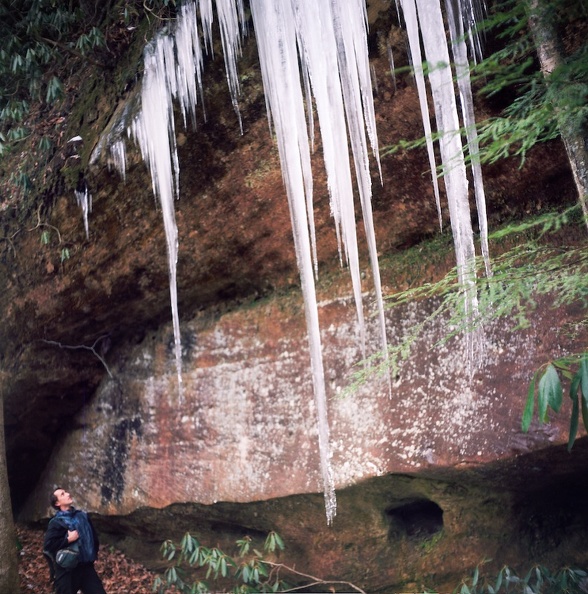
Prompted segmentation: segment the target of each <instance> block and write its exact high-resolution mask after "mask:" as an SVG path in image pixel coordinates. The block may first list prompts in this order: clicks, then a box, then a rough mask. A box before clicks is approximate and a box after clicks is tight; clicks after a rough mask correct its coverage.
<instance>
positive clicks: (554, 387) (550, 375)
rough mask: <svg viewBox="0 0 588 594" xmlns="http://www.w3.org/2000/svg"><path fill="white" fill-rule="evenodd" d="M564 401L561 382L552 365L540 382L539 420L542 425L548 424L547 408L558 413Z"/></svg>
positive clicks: (548, 367)
mask: <svg viewBox="0 0 588 594" xmlns="http://www.w3.org/2000/svg"><path fill="white" fill-rule="evenodd" d="M562 399H563V392H562V389H561V380H560V379H559V375H558V373H557V371H556V369H555V367H554V366H553V365H552V364H551V363H550V364H549V365H548V366H547V369H546V370H545V373H544V374H543V377H542V378H541V379H540V380H539V393H538V398H537V402H538V404H539V419H540V420H541V422H542V423H546V422H547V407H548V406H550V407H551V408H552V409H553V410H554V411H555V412H558V411H559V409H560V407H561V403H562Z"/></svg>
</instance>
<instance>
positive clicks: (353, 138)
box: [111, 0, 487, 524]
mask: <svg viewBox="0 0 588 594" xmlns="http://www.w3.org/2000/svg"><path fill="white" fill-rule="evenodd" d="M215 5H216V6H215V8H216V10H215V11H214V12H213V7H212V0H194V1H187V2H185V3H184V4H183V5H182V6H181V8H180V10H179V15H178V18H177V21H176V22H175V24H174V26H173V28H170V29H169V30H165V31H162V32H161V33H160V34H158V35H157V37H156V38H155V39H154V40H153V41H152V42H151V43H150V44H149V45H148V46H147V47H146V49H145V58H144V59H145V73H144V78H143V83H142V90H141V110H140V112H139V113H138V115H137V116H136V117H135V118H134V121H133V122H132V125H131V127H130V129H129V134H130V135H131V136H132V137H133V138H134V139H135V140H136V141H137V142H138V144H139V146H140V149H141V153H142V156H143V159H144V161H145V162H146V164H147V165H148V167H149V169H150V172H151V178H152V183H153V191H154V193H155V195H156V196H157V198H158V199H159V202H160V204H161V208H162V212H163V221H164V226H165V232H166V238H167V251H168V257H169V271H170V272H169V274H170V295H171V303H172V317H173V328H174V336H175V356H176V363H177V374H178V383H179V386H180V389H181V382H182V372H181V341H180V330H179V316H178V307H177V289H176V262H177V254H178V233H177V228H176V223H175V214H174V204H173V203H174V200H175V199H177V198H178V197H179V196H178V194H179V166H178V157H177V150H176V142H175V138H176V134H175V124H174V117H173V101H174V100H175V101H177V102H178V103H179V105H180V107H181V112H182V114H183V118H184V124H186V123H187V120H188V118H190V119H192V120H194V119H195V113H196V106H197V104H198V96H199V94H200V95H202V69H203V63H204V60H203V47H202V43H203V44H204V51H206V52H209V51H212V25H213V18H214V14H216V17H217V18H218V21H219V29H220V32H221V39H222V45H223V51H224V59H225V65H226V72H227V81H228V86H229V90H230V92H231V97H232V100H233V104H234V106H235V108H236V109H237V112H238V97H239V92H240V91H239V81H238V75H237V67H236V64H237V60H238V57H239V53H240V48H241V45H240V44H241V40H242V37H243V35H244V34H245V33H246V20H245V11H244V6H243V0H216V2H215ZM401 6H402V9H403V13H404V15H405V19H406V25H407V29H408V33H409V39H410V49H411V52H412V59H413V63H414V64H415V69H416V80H417V86H418V89H419V94H420V97H421V105H422V107H423V121H424V123H425V131H426V133H427V135H428V137H429V138H430V126H429V117H428V113H427V101H426V94H425V83H424V77H423V71H422V68H421V67H420V64H421V57H420V41H419V23H420V30H421V32H422V39H423V42H424V47H425V53H426V59H427V60H428V61H429V62H430V63H433V64H438V63H445V64H449V58H448V55H447V51H448V50H447V45H446V42H445V32H444V27H443V21H442V18H441V8H440V6H439V0H417V2H416V4H415V0H402V1H401ZM468 6H469V5H468ZM249 8H250V10H251V15H252V19H253V24H254V30H255V35H256V40H257V46H258V50H259V59H260V64H261V71H262V77H263V84H264V89H265V97H266V105H267V112H268V120H269V124H270V128H273V130H274V131H275V135H276V139H277V146H278V150H279V155H280V160H281V165H282V175H283V179H284V185H285V188H286V193H287V197H288V202H289V206H290V213H291V221H292V227H293V234H294V243H295V250H296V255H297V261H298V266H299V270H300V278H301V284H302V292H303V296H304V303H305V313H306V322H307V331H308V340H309V347H310V358H311V368H312V379H313V387H314V394H315V401H316V406H317V411H318V434H319V451H320V459H321V471H322V478H323V486H324V495H325V505H326V515H327V522H328V523H329V524H330V523H331V522H332V520H333V517H334V515H335V513H336V497H335V488H334V480H333V473H332V469H331V462H330V447H329V441H330V440H329V423H328V419H327V405H326V390H325V380H324V372H323V358H322V347H321V339H320V328H319V318H318V306H317V298H316V289H315V278H316V275H317V273H318V270H317V256H316V240H315V233H314V221H313V179H312V173H311V161H310V155H311V152H312V150H313V146H312V137H313V134H314V131H313V125H314V124H313V115H312V108H311V105H312V103H313V99H314V105H315V108H316V114H317V118H318V123H319V127H320V133H321V139H322V147H323V155H324V162H325V168H326V171H327V175H328V188H329V193H330V201H331V210H332V214H333V217H334V221H335V226H336V231H337V237H338V240H339V251H340V254H341V260H343V259H344V260H345V261H346V263H347V264H348V266H349V270H350V274H351V279H352V286H353V293H354V297H355V303H356V311H357V318H358V329H359V330H358V333H359V339H360V341H361V344H362V350H363V353H364V355H365V323H364V314H363V305H362V291H361V275H360V267H359V256H358V242H357V234H356V220H355V208H354V190H353V184H352V174H351V163H350V161H351V158H352V160H353V166H354V171H355V176H356V179H357V186H358V190H359V199H360V204H361V208H362V215H363V216H362V218H363V222H364V226H365V231H366V236H367V242H368V247H369V253H370V261H371V267H372V271H373V278H374V291H375V294H376V296H377V304H378V315H379V327H380V331H381V342H382V351H383V353H384V354H385V356H386V354H387V343H386V327H385V318H384V307H383V301H382V292H381V286H380V276H379V268H378V260H377V251H376V242H375V234H374V227H373V218H372V211H371V176H370V156H369V153H370V150H371V151H372V152H373V155H374V158H375V161H376V163H377V164H378V168H379V156H378V140H377V134H376V126H375V114H374V106H373V100H372V83H371V77H370V68H369V61H368V48H367V14H366V6H365V1H364V0H344V1H341V0H251V2H250V4H249ZM452 8H455V7H452ZM470 9H471V6H469V8H468V10H467V14H468V15H470V14H472V10H470ZM459 11H461V8H455V9H454V10H453V11H452V13H451V14H452V15H453V17H454V18H453V21H452V29H451V30H452V39H453V40H454V51H455V52H456V53H455V58H456V62H457V63H458V65H459V66H460V67H461V68H462V69H463V70H462V77H461V79H460V80H461V81H462V82H463V83H464V84H463V85H462V84H461V83H460V90H461V95H462V101H463V102H464V105H465V106H466V107H465V108H464V109H463V112H464V113H465V114H467V115H468V117H469V116H470V115H471V114H473V109H472V108H471V92H469V79H468V78H467V76H466V75H465V74H464V73H465V72H467V59H466V57H465V55H464V54H463V53H462V52H463V51H465V45H464V43H463V41H462V39H463V35H462V32H463V25H462V20H461V17H460V12H459ZM467 27H469V24H468V25H467ZM201 40H203V41H201ZM451 77H452V74H451V71H450V69H449V68H442V69H433V70H432V71H431V72H430V74H429V81H430V85H431V88H432V91H433V98H434V103H435V114H436V118H437V127H438V130H440V131H443V135H442V136H441V141H440V144H441V155H442V158H443V165H444V167H445V170H446V171H445V179H446V187H447V193H448V199H449V204H450V217H451V224H452V229H453V234H454V238H455V249H456V253H457V262H458V266H459V268H460V270H461V271H462V272H461V275H460V279H461V281H462V284H463V286H464V287H467V290H468V291H469V293H470V301H469V303H470V305H471V307H472V308H475V306H476V304H475V269H474V256H475V251H474V243H473V233H472V228H471V222H470V212H469V207H468V201H467V178H466V174H465V164H464V162H463V157H462V150H461V148H462V147H461V138H460V134H459V119H458V112H457V107H456V101H455V94H454V91H453V82H452V79H451ZM462 86H463V88H462ZM305 105H306V107H307V109H306V110H305ZM471 142H475V138H474V137H472V140H471ZM348 146H350V147H351V155H349V153H348V150H347V147H348ZM111 152H112V156H113V159H114V162H115V163H116V166H117V168H118V169H119V170H120V171H121V172H122V173H123V175H124V170H125V148H124V144H122V145H121V143H120V142H116V143H115V144H113V146H112V147H111ZM429 155H430V158H431V167H432V169H433V171H434V170H435V164H434V158H433V150H432V145H431V144H430V145H429ZM435 185H436V181H435ZM480 187H481V184H480ZM477 188H478V185H476V189H477ZM435 191H436V195H437V202H438V204H439V198H438V189H437V188H436V190H435ZM479 200H480V201H481V202H479V206H478V212H479V214H480V215H483V213H484V208H483V191H482V193H481V196H480V197H479ZM481 227H482V223H481ZM486 253H487V248H486Z"/></svg>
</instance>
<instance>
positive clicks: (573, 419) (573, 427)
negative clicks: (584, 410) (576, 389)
mask: <svg viewBox="0 0 588 594" xmlns="http://www.w3.org/2000/svg"><path fill="white" fill-rule="evenodd" d="M579 408H580V406H579V400H578V395H577V394H576V396H575V398H574V399H573V405H572V414H571V416H570V436H569V437H568V452H571V451H572V447H573V445H574V441H575V440H576V435H577V433H578V422H579V416H580V414H579V413H580V411H579Z"/></svg>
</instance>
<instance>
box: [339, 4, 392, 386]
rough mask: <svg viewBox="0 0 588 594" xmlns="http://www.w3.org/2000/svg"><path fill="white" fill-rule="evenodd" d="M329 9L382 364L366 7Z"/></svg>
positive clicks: (374, 137) (373, 126) (384, 349)
mask: <svg viewBox="0 0 588 594" xmlns="http://www.w3.org/2000/svg"><path fill="white" fill-rule="evenodd" d="M331 8H332V14H333V23H334V31H335V36H336V42H337V59H338V66H339V67H338V72H339V76H340V78H341V86H342V91H343V99H344V106H345V114H346V117H347V127H348V129H349V139H350V144H351V152H352V154H353V160H354V166H355V174H356V177H357V184H358V187H359V197H360V202H361V208H362V217H363V223H364V228H365V233H366V240H367V244H368V250H369V256H370V264H371V268H372V275H373V283H374V290H375V295H376V302H377V307H378V320H379V326H380V335H381V341H382V353H383V356H384V361H385V362H387V361H388V344H387V339H386V318H385V314H384V303H383V298H382V283H381V279H380V266H379V263H378V250H377V246H376V233H375V229H374V218H373V213H372V203H371V199H372V184H371V175H370V166H369V156H368V142H367V139H366V130H367V135H368V138H369V144H370V146H371V148H372V151H373V153H374V155H375V158H376V161H377V164H378V169H379V171H380V179H381V176H382V171H381V168H380V156H379V153H378V136H377V132H376V116H375V111H374V102H373V96H372V85H371V80H370V67H369V59H368V48H367V13H366V5H365V3H364V2H363V1H362V0H348V1H346V2H337V0H331ZM348 224H350V223H348ZM350 268H351V267H350ZM357 273H359V271H357ZM352 274H353V273H352ZM391 391H392V386H391V382H390V377H389V376H388V392H389V394H390V395H391Z"/></svg>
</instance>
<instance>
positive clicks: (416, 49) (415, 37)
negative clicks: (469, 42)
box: [402, 0, 443, 229]
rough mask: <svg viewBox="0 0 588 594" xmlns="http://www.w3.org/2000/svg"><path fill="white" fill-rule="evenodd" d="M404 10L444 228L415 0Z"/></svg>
mask: <svg viewBox="0 0 588 594" xmlns="http://www.w3.org/2000/svg"><path fill="white" fill-rule="evenodd" d="M402 11H403V13H404V21H405V23H406V32H407V34H408V43H409V47H410V59H411V62H412V65H413V70H414V78H415V82H416V86H417V91H418V95H419V103H420V106H421V115H422V120H423V128H424V130H425V140H426V143H427V154H428V157H429V166H430V167H431V176H432V181H433V191H434V193H435V202H436V204H437V215H438V217H439V228H440V229H443V218H442V214H441V198H440V195H439V182H438V181H437V164H436V162H435V152H434V150H433V136H432V131H431V121H430V117H429V104H428V101H427V90H426V87H425V76H424V74H423V67H422V62H423V59H422V57H421V42H420V38H419V28H418V21H417V14H416V4H415V0H402Z"/></svg>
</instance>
